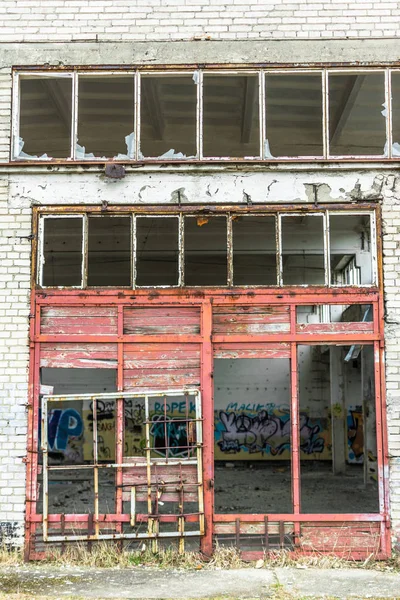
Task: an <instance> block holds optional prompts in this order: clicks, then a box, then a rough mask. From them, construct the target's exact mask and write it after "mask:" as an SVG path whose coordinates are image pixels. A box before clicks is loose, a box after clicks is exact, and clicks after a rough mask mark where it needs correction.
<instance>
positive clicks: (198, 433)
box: [41, 388, 204, 552]
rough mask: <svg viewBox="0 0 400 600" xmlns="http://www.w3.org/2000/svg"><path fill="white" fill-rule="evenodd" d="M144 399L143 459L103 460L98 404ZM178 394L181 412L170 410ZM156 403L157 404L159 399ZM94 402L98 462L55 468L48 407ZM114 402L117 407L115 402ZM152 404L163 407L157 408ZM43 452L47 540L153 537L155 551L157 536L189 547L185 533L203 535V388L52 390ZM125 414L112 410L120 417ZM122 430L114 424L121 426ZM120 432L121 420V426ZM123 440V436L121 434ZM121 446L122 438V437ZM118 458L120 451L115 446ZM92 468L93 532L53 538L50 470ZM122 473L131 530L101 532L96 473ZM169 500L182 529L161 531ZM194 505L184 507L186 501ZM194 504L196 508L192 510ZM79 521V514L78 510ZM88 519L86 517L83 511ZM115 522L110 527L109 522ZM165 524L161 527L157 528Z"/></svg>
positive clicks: (45, 413) (45, 410)
mask: <svg viewBox="0 0 400 600" xmlns="http://www.w3.org/2000/svg"><path fill="white" fill-rule="evenodd" d="M134 399H135V400H136V401H141V402H142V403H143V407H144V420H143V423H142V425H143V428H144V431H145V437H144V440H145V443H144V446H143V448H142V455H140V456H123V462H122V463H119V462H111V461H103V460H100V459H99V438H98V403H99V402H108V403H110V402H115V403H116V402H118V401H119V402H121V401H122V402H124V403H125V402H126V401H128V400H134ZM172 399H174V400H175V402H176V401H177V399H180V403H179V405H180V406H181V405H182V409H183V415H182V416H178V417H177V416H176V415H174V414H171V409H170V407H169V404H168V402H169V401H170V400H171V405H173V404H172ZM156 400H157V402H156ZM77 401H78V402H82V403H83V402H85V401H89V402H90V403H91V407H92V423H93V426H92V443H93V462H90V463H89V464H87V463H86V464H83V463H82V464H73V465H51V464H49V442H48V424H49V416H50V414H49V404H53V403H54V404H55V405H57V404H59V403H61V402H62V403H64V402H67V403H69V402H77ZM115 406H116V404H115ZM154 407H158V408H157V410H156V411H155V410H154ZM41 408H42V417H41V431H42V439H41V451H42V456H43V540H44V542H66V541H98V540H124V539H126V540H139V539H151V540H152V547H153V550H154V551H156V550H157V540H158V539H159V538H160V539H161V538H178V539H179V550H180V552H183V551H184V538H186V537H198V536H202V535H204V500H203V461H202V451H203V434H202V409H201V394H200V391H199V390H198V389H189V388H188V389H180V390H160V391H148V392H147V391H145V392H136V393H135V392H120V393H105V394H96V395H92V394H83V395H66V396H61V395H55V396H43V397H42V406H41ZM117 418H120V419H121V418H122V419H123V420H124V419H125V409H124V410H123V411H122V416H121V415H120V414H118V413H117V411H115V419H117ZM117 429H119V430H121V424H117V426H116V430H117ZM122 431H123V424H122ZM122 437H123V436H122ZM118 444H122V445H123V439H122V440H117V438H116V446H117V445H118ZM115 456H118V452H117V448H116V452H115ZM81 469H84V470H89V469H90V470H93V474H94V476H93V491H94V505H93V515H89V516H92V525H93V529H94V532H93V533H90V532H88V533H87V534H81V535H79V534H78V535H77V534H76V533H75V532H74V531H72V533H71V534H67V535H66V534H65V531H64V535H54V534H53V533H51V532H49V474H50V473H51V472H54V471H57V472H61V473H62V472H66V471H71V470H76V471H78V470H81ZM103 469H111V470H113V471H114V472H116V470H117V469H121V470H122V496H123V500H125V501H128V502H129V503H130V530H129V531H123V532H118V531H115V532H113V533H103V532H102V528H101V525H102V523H104V521H105V520H106V519H105V516H106V515H100V511H99V499H100V497H101V494H102V490H101V486H100V485H99V471H100V470H103ZM138 502H140V503H141V505H143V503H144V504H147V512H146V513H145V514H144V513H143V512H142V513H139V512H138V510H137V508H138ZM164 504H168V507H169V508H170V510H169V512H168V513H167V514H168V521H169V522H170V523H171V522H172V523H175V524H176V526H177V529H175V528H174V529H173V530H171V529H169V530H165V531H164V530H163V529H162V528H163V526H164V523H165V519H163V518H162V517H165V516H166V513H165V512H162V511H161V510H160V509H161V507H163V506H164ZM187 505H188V506H189V508H190V507H191V508H192V510H190V511H188V510H186V506H187ZM193 506H195V508H196V509H197V510H195V511H193ZM76 518H77V521H79V518H80V516H79V515H77V517H76ZM188 518H189V521H190V522H193V521H195V522H197V523H198V528H196V529H195V530H193V529H186V528H185V525H186V522H187V519H188ZM85 520H87V518H86V515H85ZM143 523H147V531H141V530H140V525H141V524H143ZM108 527H110V525H108ZM160 529H161V530H160Z"/></svg>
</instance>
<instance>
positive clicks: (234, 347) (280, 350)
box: [214, 342, 290, 359]
mask: <svg viewBox="0 0 400 600" xmlns="http://www.w3.org/2000/svg"><path fill="white" fill-rule="evenodd" d="M214 358H231V359H235V358H290V344H279V343H277V344H269V343H266V344H257V343H256V342H252V343H249V344H227V343H225V344H214Z"/></svg>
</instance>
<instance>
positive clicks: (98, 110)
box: [77, 75, 135, 158]
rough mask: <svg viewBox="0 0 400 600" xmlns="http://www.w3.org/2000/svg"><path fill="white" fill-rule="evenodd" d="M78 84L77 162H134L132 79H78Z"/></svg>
mask: <svg viewBox="0 0 400 600" xmlns="http://www.w3.org/2000/svg"><path fill="white" fill-rule="evenodd" d="M78 83H79V88H78V147H77V158H95V157H106V158H113V157H116V158H117V157H118V155H121V158H124V157H127V158H134V147H135V144H134V135H132V132H133V130H134V102H135V79H134V77H133V75H131V76H127V75H125V76H118V75H112V76H90V75H80V76H79V81H78ZM128 146H129V148H128Z"/></svg>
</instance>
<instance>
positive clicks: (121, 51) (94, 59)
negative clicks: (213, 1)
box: [0, 38, 400, 68]
mask: <svg viewBox="0 0 400 600" xmlns="http://www.w3.org/2000/svg"><path fill="white" fill-rule="evenodd" d="M399 61H400V49H399V40H398V39H395V38H393V39H385V40H382V39H335V40H326V39H321V40H243V41H240V40H235V41H222V40H221V41H216V40H215V41H176V42H171V41H165V42H161V41H160V42H154V41H152V42H96V41H87V42H83V41H82V42H80V41H76V42H73V41H71V42H65V41H62V42H59V43H55V42H51V43H40V42H26V43H24V42H23V43H5V42H3V43H0V65H2V67H3V68H4V67H5V68H7V67H12V66H16V65H18V66H32V65H43V66H52V67H54V66H60V67H63V66H73V65H111V66H113V65H115V66H117V65H127V66H132V65H165V64H174V65H184V64H186V65H203V64H227V65H228V64H232V65H235V64H236V65H241V64H255V65H274V64H279V65H286V64H287V65H290V66H298V65H306V64H328V63H330V64H333V65H341V64H349V65H353V66H359V65H360V64H373V65H379V64H396V63H398V62H399Z"/></svg>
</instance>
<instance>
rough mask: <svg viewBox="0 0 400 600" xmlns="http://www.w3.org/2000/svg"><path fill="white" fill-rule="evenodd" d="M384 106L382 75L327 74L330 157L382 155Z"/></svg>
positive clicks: (383, 146) (384, 134) (383, 144)
mask: <svg viewBox="0 0 400 600" xmlns="http://www.w3.org/2000/svg"><path fill="white" fill-rule="evenodd" d="M384 103H385V78H384V74H383V73H373V74H372V73H371V74H369V75H367V74H365V73H351V74H343V73H341V74H340V75H339V74H338V75H336V74H334V73H330V74H329V153H330V155H331V156H333V155H339V156H340V155H345V156H356V155H378V156H381V155H383V154H384V148H385V143H386V122H385V118H384V115H383V113H384V112H386V109H385V110H384Z"/></svg>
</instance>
